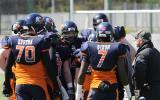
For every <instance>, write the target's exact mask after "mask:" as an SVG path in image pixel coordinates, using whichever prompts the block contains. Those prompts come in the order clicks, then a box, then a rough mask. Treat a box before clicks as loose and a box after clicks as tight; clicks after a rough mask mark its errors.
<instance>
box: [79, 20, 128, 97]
mask: <svg viewBox="0 0 160 100" xmlns="http://www.w3.org/2000/svg"><path fill="white" fill-rule="evenodd" d="M96 30H97V41H96V42H86V43H84V44H83V45H82V47H81V52H82V62H81V67H80V71H79V75H78V83H77V89H76V90H77V91H76V100H80V99H81V98H82V97H83V96H82V86H83V83H84V78H85V72H86V70H87V69H88V66H89V65H91V67H92V73H91V74H92V80H91V85H90V91H89V95H88V99H89V100H97V98H98V99H99V100H118V94H117V93H118V92H117V89H118V86H117V77H116V73H118V75H119V77H120V80H121V83H122V84H123V85H124V86H126V88H127V89H128V77H127V75H126V74H127V73H126V71H125V68H124V67H125V65H124V63H123V62H124V60H125V59H126V58H125V56H124V55H125V53H126V48H125V46H124V45H123V44H120V43H114V42H112V40H113V36H112V35H113V28H112V25H111V24H110V23H108V22H102V23H100V24H99V25H98V26H97V29H96ZM116 64H118V65H119V66H118V67H119V68H116ZM116 69H118V71H116Z"/></svg>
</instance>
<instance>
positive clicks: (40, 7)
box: [0, 0, 160, 100]
mask: <svg viewBox="0 0 160 100" xmlns="http://www.w3.org/2000/svg"><path fill="white" fill-rule="evenodd" d="M31 12H36V13H40V14H41V15H43V16H49V17H52V18H53V19H54V21H55V24H56V26H57V27H56V28H57V30H58V31H60V26H61V24H62V23H63V22H64V21H66V20H73V21H75V22H76V24H77V26H78V28H79V30H82V29H84V28H89V27H93V26H92V18H93V16H94V15H95V14H96V13H99V12H103V13H105V14H106V15H107V16H108V18H109V21H110V22H111V23H112V24H113V26H118V25H121V26H125V28H126V30H127V33H128V35H127V37H126V39H127V40H128V42H129V43H130V44H131V45H132V46H133V47H134V48H136V47H135V45H134V37H133V36H132V35H131V34H129V33H134V32H136V31H137V30H139V29H140V28H144V29H145V30H148V31H150V32H153V33H159V32H160V0H0V37H2V36H4V35H10V34H11V26H12V24H14V23H15V22H16V20H18V19H25V18H26V15H27V14H29V13H31ZM159 37H160V34H153V35H152V40H153V43H154V45H155V47H156V48H157V49H158V50H160V42H159V41H160V38H159ZM3 80H4V74H2V73H0V91H2V84H3ZM0 100H6V98H4V97H3V96H2V94H1V93H0Z"/></svg>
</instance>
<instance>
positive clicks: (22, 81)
mask: <svg viewBox="0 0 160 100" xmlns="http://www.w3.org/2000/svg"><path fill="white" fill-rule="evenodd" d="M42 23H43V17H42V16H41V15H39V14H29V15H28V16H27V18H26V24H27V26H28V28H29V30H28V32H26V33H24V34H18V35H16V36H12V37H10V38H9V47H10V48H11V50H9V55H8V57H7V58H8V59H7V63H6V66H5V67H6V70H5V82H4V83H5V86H6V89H5V94H11V93H12V90H11V87H10V84H9V82H10V80H9V77H10V75H11V68H12V67H13V66H14V67H15V77H16V94H17V99H18V100H31V99H38V100H50V97H49V95H48V91H47V86H46V77H47V76H49V77H50V79H51V80H52V82H54V84H57V80H56V72H55V69H54V67H53V66H54V65H53V63H52V62H50V57H49V47H50V41H49V39H48V38H45V36H43V35H37V34H39V32H42V31H41V29H42V27H43V26H42ZM47 74H48V75H47ZM57 85H58V84H57Z"/></svg>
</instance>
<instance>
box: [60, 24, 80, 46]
mask: <svg viewBox="0 0 160 100" xmlns="http://www.w3.org/2000/svg"><path fill="white" fill-rule="evenodd" d="M61 31H62V34H61V35H62V38H63V39H64V40H66V41H67V42H69V43H73V42H74V40H75V38H76V37H77V35H78V29H77V25H76V24H75V23H74V22H72V21H66V22H64V24H62V27H61Z"/></svg>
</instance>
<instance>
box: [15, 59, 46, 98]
mask: <svg viewBox="0 0 160 100" xmlns="http://www.w3.org/2000/svg"><path fill="white" fill-rule="evenodd" d="M14 73H15V77H16V85H18V84H32V85H38V86H40V87H42V88H43V89H44V91H45V93H46V96H47V98H49V97H48V91H47V84H46V80H47V74H46V71H45V68H44V65H43V64H42V62H41V61H39V62H38V63H37V64H34V65H24V64H18V63H16V65H15V69H14ZM48 100H49V99H48Z"/></svg>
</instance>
